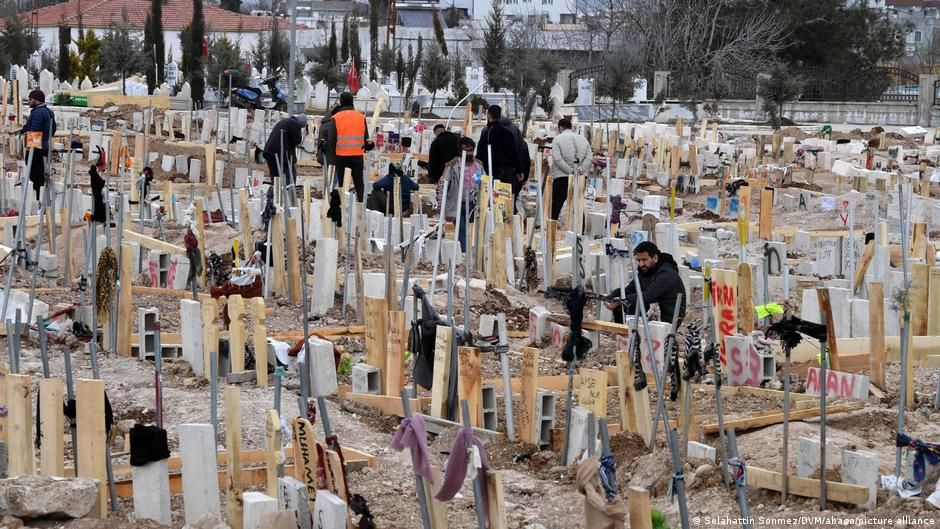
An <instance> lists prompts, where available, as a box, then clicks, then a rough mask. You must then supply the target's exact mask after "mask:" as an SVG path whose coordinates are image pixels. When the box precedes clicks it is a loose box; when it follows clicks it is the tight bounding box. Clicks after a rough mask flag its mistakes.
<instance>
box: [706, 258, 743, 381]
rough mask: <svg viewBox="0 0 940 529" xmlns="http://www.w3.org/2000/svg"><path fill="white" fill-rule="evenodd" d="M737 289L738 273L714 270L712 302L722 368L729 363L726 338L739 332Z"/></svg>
mask: <svg viewBox="0 0 940 529" xmlns="http://www.w3.org/2000/svg"><path fill="white" fill-rule="evenodd" d="M737 288H738V273H737V272H734V271H731V270H712V290H711V300H712V307H713V308H714V315H715V322H716V326H715V327H716V330H717V333H718V336H717V338H718V344H719V348H720V350H721V351H720V358H721V364H722V366H725V365H727V363H728V359H727V348H726V347H725V337H726V336H730V335H733V334H735V333H736V332H738V303H737V292H738V290H737Z"/></svg>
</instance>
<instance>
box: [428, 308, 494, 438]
mask: <svg viewBox="0 0 940 529" xmlns="http://www.w3.org/2000/svg"><path fill="white" fill-rule="evenodd" d="M438 328H440V327H438ZM457 361H458V364H459V365H458V371H457V400H458V402H459V401H461V400H466V401H467V406H468V407H469V409H470V425H471V426H473V427H476V428H482V427H483V388H482V385H481V379H480V349H479V348H476V347H458V348H457Z"/></svg>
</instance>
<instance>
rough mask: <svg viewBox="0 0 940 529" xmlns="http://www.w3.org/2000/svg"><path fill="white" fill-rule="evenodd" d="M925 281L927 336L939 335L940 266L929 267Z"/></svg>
mask: <svg viewBox="0 0 940 529" xmlns="http://www.w3.org/2000/svg"><path fill="white" fill-rule="evenodd" d="M927 283H928V287H927V290H928V291H929V292H928V295H927V336H940V268H931V269H930V273H929V275H928V280H927ZM912 349H913V347H912Z"/></svg>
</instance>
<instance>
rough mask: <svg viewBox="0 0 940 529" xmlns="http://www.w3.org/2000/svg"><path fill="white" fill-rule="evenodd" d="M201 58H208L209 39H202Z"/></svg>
mask: <svg viewBox="0 0 940 529" xmlns="http://www.w3.org/2000/svg"><path fill="white" fill-rule="evenodd" d="M202 57H203V58H204V59H208V58H209V39H208V38H206V37H202Z"/></svg>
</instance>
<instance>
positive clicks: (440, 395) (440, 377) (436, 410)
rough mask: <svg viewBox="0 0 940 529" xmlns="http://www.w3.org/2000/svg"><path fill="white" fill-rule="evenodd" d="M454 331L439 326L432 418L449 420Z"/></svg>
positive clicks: (436, 342)
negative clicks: (448, 404)
mask: <svg viewBox="0 0 940 529" xmlns="http://www.w3.org/2000/svg"><path fill="white" fill-rule="evenodd" d="M453 332H454V330H453V329H452V328H451V327H449V326H447V325H438V326H437V335H436V340H435V342H434V382H433V384H432V386H431V416H432V417H440V418H444V419H446V418H447V412H448V410H447V386H448V382H447V381H448V380H449V379H450V370H451V365H450V358H451V346H452V340H453Z"/></svg>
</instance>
